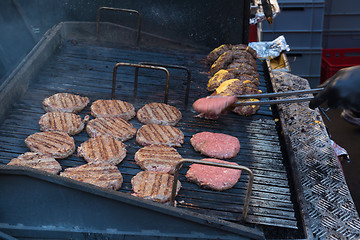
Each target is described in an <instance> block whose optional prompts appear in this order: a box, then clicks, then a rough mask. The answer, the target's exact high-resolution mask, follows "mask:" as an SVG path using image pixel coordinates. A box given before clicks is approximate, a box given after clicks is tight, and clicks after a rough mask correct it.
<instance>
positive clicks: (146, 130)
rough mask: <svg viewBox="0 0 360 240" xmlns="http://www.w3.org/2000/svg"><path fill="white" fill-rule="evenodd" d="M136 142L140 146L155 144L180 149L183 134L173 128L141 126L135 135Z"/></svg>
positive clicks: (154, 125)
mask: <svg viewBox="0 0 360 240" xmlns="http://www.w3.org/2000/svg"><path fill="white" fill-rule="evenodd" d="M136 141H137V142H138V143H139V144H140V145H142V146H146V145H151V144H155V145H166V146H169V147H181V144H183V143H184V134H183V133H182V131H181V130H180V129H178V128H176V127H173V126H163V125H157V124H150V125H143V126H142V127H141V128H140V129H139V130H138V131H137V133H136Z"/></svg>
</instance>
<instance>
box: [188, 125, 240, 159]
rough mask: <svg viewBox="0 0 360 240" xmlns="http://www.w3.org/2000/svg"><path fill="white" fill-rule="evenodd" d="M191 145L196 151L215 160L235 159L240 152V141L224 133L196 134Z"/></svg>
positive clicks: (191, 140)
mask: <svg viewBox="0 0 360 240" xmlns="http://www.w3.org/2000/svg"><path fill="white" fill-rule="evenodd" d="M190 143H191V145H192V146H193V147H194V149H195V150H196V151H198V152H200V153H201V154H204V155H206V156H208V157H213V158H220V159H224V158H233V157H235V156H236V155H237V154H238V153H239V151H240V142H239V139H237V138H236V137H233V136H230V135H227V134H223V133H213V132H200V133H196V134H194V135H193V136H192V138H191V139H190Z"/></svg>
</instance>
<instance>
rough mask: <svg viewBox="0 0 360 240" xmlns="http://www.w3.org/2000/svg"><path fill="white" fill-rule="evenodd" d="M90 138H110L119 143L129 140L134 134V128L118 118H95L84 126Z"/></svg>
mask: <svg viewBox="0 0 360 240" xmlns="http://www.w3.org/2000/svg"><path fill="white" fill-rule="evenodd" d="M86 132H87V133H88V134H89V136H90V137H96V136H103V135H106V136H111V137H114V138H116V139H119V140H120V141H126V140H128V139H131V138H133V137H134V136H135V134H136V128H134V127H133V125H132V124H131V123H129V122H127V121H126V120H124V119H122V118H120V117H116V118H115V117H107V118H95V119H92V120H90V121H89V123H88V124H87V125H86Z"/></svg>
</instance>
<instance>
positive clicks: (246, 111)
mask: <svg viewBox="0 0 360 240" xmlns="http://www.w3.org/2000/svg"><path fill="white" fill-rule="evenodd" d="M241 101H243V102H245V101H254V102H255V101H259V99H246V100H241ZM241 101H239V102H241ZM259 109H260V105H247V106H237V107H235V108H233V109H231V111H232V112H234V113H236V114H238V115H241V116H251V115H254V114H255V113H256V112H257V111H258V110H259Z"/></svg>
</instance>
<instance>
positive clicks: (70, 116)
mask: <svg viewBox="0 0 360 240" xmlns="http://www.w3.org/2000/svg"><path fill="white" fill-rule="evenodd" d="M39 125H40V130H41V131H44V132H45V131H61V132H66V133H67V134H69V135H75V134H78V133H80V132H81V131H82V130H83V129H84V121H83V120H82V119H81V117H80V116H79V115H76V114H74V113H67V112H48V113H45V114H44V115H42V116H41V118H40V121H39Z"/></svg>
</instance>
